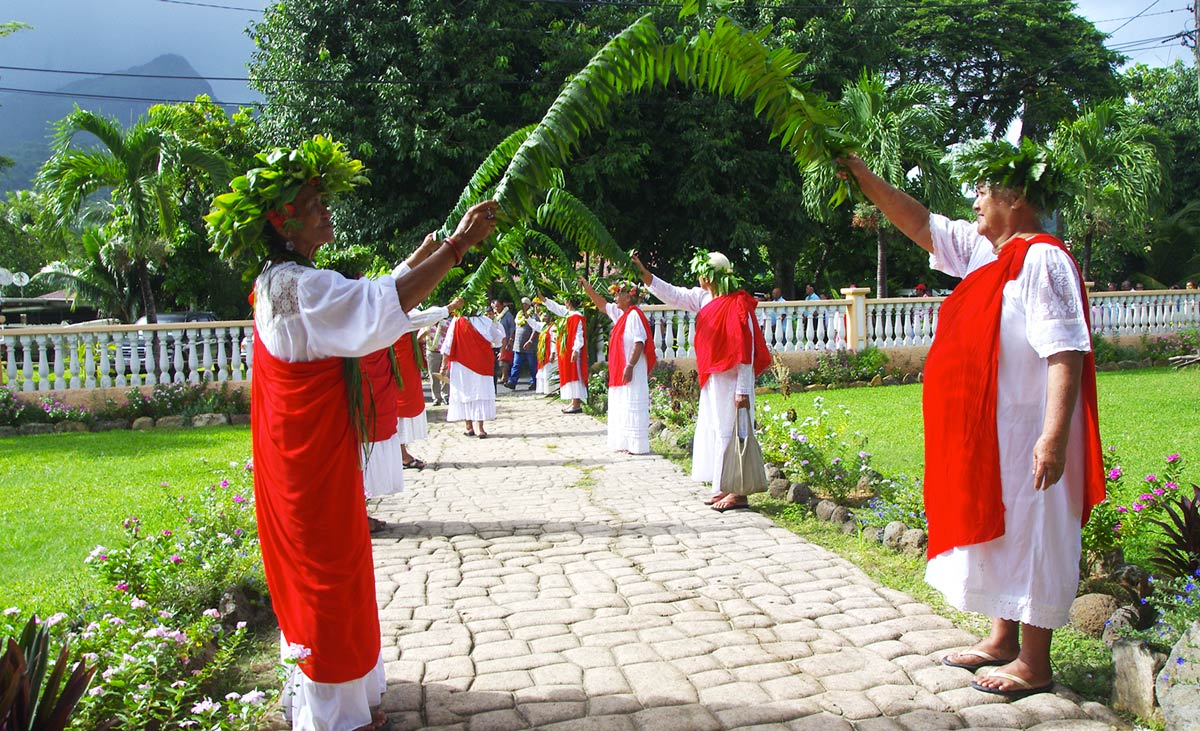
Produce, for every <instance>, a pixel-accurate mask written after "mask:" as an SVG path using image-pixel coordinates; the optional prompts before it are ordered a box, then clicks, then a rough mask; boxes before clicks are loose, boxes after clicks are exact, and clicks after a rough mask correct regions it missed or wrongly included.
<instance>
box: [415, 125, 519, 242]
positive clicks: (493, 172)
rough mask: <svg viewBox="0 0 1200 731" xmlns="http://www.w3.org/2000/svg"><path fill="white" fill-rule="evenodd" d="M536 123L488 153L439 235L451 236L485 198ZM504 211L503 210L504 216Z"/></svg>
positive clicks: (508, 138) (514, 133)
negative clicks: (472, 208)
mask: <svg viewBox="0 0 1200 731" xmlns="http://www.w3.org/2000/svg"><path fill="white" fill-rule="evenodd" d="M535 127H536V125H532V124H531V125H527V126H525V127H522V128H521V129H519V130H517V131H516V132H513V133H512V134H510V135H509V136H508V137H505V138H504V140H503V141H502V142H501V143H500V144H498V145H496V147H495V148H494V149H493V150H492V151H491V152H490V153H488V156H487V157H486V158H485V159H484V161H483V162H482V163H481V164H480V165H479V167H478V168H476V169H475V174H474V175H472V176H471V180H470V182H468V183H467V187H466V188H463V192H462V194H461V195H459V197H458V202H457V203H455V204H454V208H453V209H452V210H451V211H450V215H448V216H447V217H446V222H445V223H444V224H442V229H441V231H439V232H438V236H439V237H445V236H449V235H450V234H452V233H453V232H454V227H455V225H457V223H458V221H459V219H461V218H462V217H463V214H464V213H466V212H467V209H468V208H470V207H471V206H472V205H474V204H475V203H478V202H479V201H481V200H486V199H485V197H484V196H485V194H486V193H487V192H488V191H489V190H491V189H492V187H493V186H494V185H495V184H496V183H497V181H498V180H499V179H500V178H501V177H502V176H503V175H504V171H505V170H507V169H508V166H509V163H511V162H512V159H513V156H514V155H515V154H516V153H517V150H518V149H520V147H521V145H522V144H524V142H525V140H526V139H528V138H529V135H530V134H531V133H532V132H533V130H534V128H535ZM503 214H504V212H503V211H501V215H502V216H503Z"/></svg>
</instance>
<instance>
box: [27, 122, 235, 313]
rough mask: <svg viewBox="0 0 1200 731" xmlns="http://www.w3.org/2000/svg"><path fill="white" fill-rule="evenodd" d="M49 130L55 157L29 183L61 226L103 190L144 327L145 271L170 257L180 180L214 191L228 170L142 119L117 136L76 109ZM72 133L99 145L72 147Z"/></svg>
mask: <svg viewBox="0 0 1200 731" xmlns="http://www.w3.org/2000/svg"><path fill="white" fill-rule="evenodd" d="M57 129H58V132H57V135H56V140H55V152H54V154H53V156H51V158H50V159H49V160H48V161H47V162H46V164H45V165H44V166H43V167H42V169H41V171H40V172H39V173H38V178H37V182H38V185H39V186H40V187H42V188H43V189H44V190H46V191H47V193H48V200H49V203H50V211H51V213H52V215H53V217H54V218H55V219H56V220H57V222H58V225H60V226H63V227H69V226H71V225H73V224H74V222H75V220H76V218H77V217H78V215H79V213H80V210H81V209H82V208H83V206H84V203H85V202H86V201H87V200H88V199H89V197H91V196H92V195H93V194H95V193H98V192H100V191H103V190H111V200H112V203H113V214H112V220H111V223H112V225H113V226H115V227H117V228H119V229H120V231H121V232H122V235H121V236H119V237H114V243H116V244H117V245H119V246H120V248H122V249H123V250H124V253H125V255H126V257H125V258H126V259H127V260H128V262H129V267H130V269H131V271H132V274H133V277H131V278H132V279H136V281H137V283H138V288H139V290H140V293H141V299H142V303H143V306H144V309H145V314H146V320H147V322H157V320H158V318H157V311H156V308H155V305H154V294H153V292H152V291H151V288H150V269H151V267H152V266H154V265H156V264H159V263H161V262H162V261H163V260H164V259H165V258H166V256H167V254H169V253H170V251H171V248H172V244H173V241H174V238H175V235H176V228H177V225H178V208H179V201H178V191H179V188H180V181H181V178H182V174H183V172H184V171H185V170H187V169H195V170H199V171H202V172H205V173H207V174H208V177H209V179H210V180H211V181H212V183H213V185H214V186H215V187H218V188H221V187H224V186H225V185H227V184H228V182H229V178H230V175H229V166H228V163H227V162H226V161H225V159H224V158H222V157H221V156H220V155H218V154H217V153H215V152H213V151H212V150H209V149H207V148H205V147H202V146H200V145H198V144H196V143H194V142H188V141H185V140H183V139H181V138H180V137H179V136H178V135H176V134H175V133H173V132H171V131H169V130H166V129H162V128H159V127H156V126H154V125H153V124H152V123H151V122H149V121H147V120H145V119H142V120H139V121H138V122H137V123H135V124H134V125H133V126H132V127H129V128H128V129H122V128H121V126H120V125H119V124H118V123H117V122H116V121H113V120H109V119H105V118H104V117H102V116H100V115H98V114H95V113H93V112H89V111H85V110H81V109H79V108H76V109H75V111H74V112H72V113H71V114H69V115H67V116H66V117H65V118H64V119H63V120H62V121H60V122H59V123H58V125H57ZM80 132H87V133H90V134H92V135H93V136H95V137H96V138H97V139H99V141H100V143H101V146H100V147H98V148H80V147H72V146H71V142H72V141H73V139H74V137H75V135H77V134H79V133H80Z"/></svg>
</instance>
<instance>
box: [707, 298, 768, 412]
mask: <svg viewBox="0 0 1200 731" xmlns="http://www.w3.org/2000/svg"><path fill="white" fill-rule="evenodd" d="M757 308H758V300H756V299H754V297H752V296H751V295H750V294H749V293H748V292H746V291H745V290H744V289H739V290H738V291H736V292H731V293H729V294H727V295H723V296H721V297H717V298H716V299H714V300H712V301H711V302H709V303H708V304H706V305H704V306H703V307H701V308H700V312H699V314H697V315H696V370H697V372H698V373H699V374H700V387H701V388H704V384H705V383H707V382H708V377H709V376H711V375H712V374H714V373H722V372H724V371H727V370H729V369H730V368H734V367H736V366H738V365H740V364H743V363H746V364H751V360H752V359H751V344H753V346H754V347H753V363H752V365H753V366H754V375H756V376H757V375H758V374H760V373H762V372H763V371H765V370H766V369H767V366H769V365H771V351H769V350H767V341H766V338H764V337H763V333H762V327H760V326H759V324H758V318H756V317H755V316H754V310H755V309H757ZM748 322H749V323H751V326H749V327H748V326H747V323H748Z"/></svg>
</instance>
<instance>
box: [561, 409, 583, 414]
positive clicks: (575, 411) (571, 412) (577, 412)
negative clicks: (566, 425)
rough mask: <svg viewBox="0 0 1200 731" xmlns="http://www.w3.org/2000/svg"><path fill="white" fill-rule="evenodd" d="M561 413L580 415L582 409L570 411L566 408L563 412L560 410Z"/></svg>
mask: <svg viewBox="0 0 1200 731" xmlns="http://www.w3.org/2000/svg"><path fill="white" fill-rule="evenodd" d="M562 412H563V413H564V414H582V413H583V409H571V408H566V409H563V410H562Z"/></svg>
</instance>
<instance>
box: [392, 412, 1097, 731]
mask: <svg viewBox="0 0 1200 731" xmlns="http://www.w3.org/2000/svg"><path fill="white" fill-rule="evenodd" d="M499 411H500V418H498V419H497V420H496V421H494V422H491V423H489V424H488V425H487V428H488V431H489V432H490V433H491V437H490V438H489V439H486V440H481V439H474V438H468V437H465V436H463V434H462V425H461V424H446V423H442V422H441V419H442V416H443V415H444V408H443V409H438V410H434V411H432V412H431V413H430V415H429V416H430V438H429V439H428V440H427V441H424V442H421V443H420V444H418V445H414V447H413V452H414V453H415V454H417V455H419V456H420V457H422V458H424V459H425V460H427V461H428V462H429V463H430V467H429V468H427V469H426V470H424V471H423V472H420V473H417V472H413V471H409V472H407V473H406V478H408V485H407V487H406V490H405V492H404V493H402V494H400V495H396V496H392V497H390V498H387V499H385V500H383V501H382V503H381V504H379V505H378V506H376V507H375V509H374V514H375V515H376V517H379V518H383V519H385V520H387V521H388V523H389V527H388V529H387V530H386V531H384V532H383V533H380V534H377V535H376V540H375V541H374V549H375V565H376V576H377V587H378V600H379V608H380V617H381V620H382V626H383V656H384V661H385V662H386V667H387V675H388V692H387V695H386V696H385V698H384V703H383V709H384V710H385V711H387V712H389V713H390V714H391V716H392V719H393V723H392V728H393V729H397V730H400V729H403V730H409V729H439V730H442V731H451V730H452V729H453V730H456V731H514V730H516V729H546V730H547V731H550V730H553V731H599V730H602V729H603V730H605V731H608V730H610V729H611V730H612V731H719V730H723V729H745V730H746V731H750V730H751V729H753V730H754V731H784V730H787V729H790V730H794V731H800V730H801V729H811V730H813V731H843V730H847V729H858V730H859V731H890V730H892V729H895V730H896V731H902V730H903V731H916V730H918V729H958V728H980V729H982V728H989V729H1037V731H1052V730H1054V731H1057V730H1059V729H1062V730H1067V729H1069V730H1071V731H1093V730H1096V731H1099V730H1100V729H1110V728H1113V726H1114V724H1115V723H1116V722H1117V719H1116V718H1115V717H1113V716H1112V715H1111V713H1109V712H1108V711H1107V709H1106V708H1105V707H1104V706H1101V705H1099V704H1096V703H1085V702H1081V700H1080V699H1079V698H1078V697H1077V696H1076V695H1075V694H1073V693H1072V692H1070V691H1069V690H1067V689H1065V688H1061V687H1060V688H1059V689H1058V691H1057V692H1056V693H1054V694H1043V695H1038V696H1033V697H1030V698H1026V699H1024V700H1021V701H1017V702H1014V703H1003V702H997V701H998V699H997V698H996V697H995V696H990V695H986V694H983V693H980V692H978V691H975V690H972V689H971V688H970V687H969V686H968V683H969V682H970V680H971V677H972V676H971V674H970V673H969V672H968V671H966V670H959V669H954V668H948V667H944V666H942V665H941V664H940V663H939V662H938V660H939V658H940V657H941V656H942V655H943V654H945V653H946V652H948V651H949V650H950V649H952V648H957V647H962V646H964V645H967V644H970V643H971V642H972V641H973V640H974V638H973V637H972V636H971V635H969V634H967V633H965V632H963V631H960V630H958V629H955V628H954V627H953V625H952V624H951V623H950V622H949V621H948V620H946V619H943V618H941V617H939V616H937V615H935V614H933V613H932V611H931V610H930V609H929V607H927V606H925V605H924V604H921V603H920V602H917V601H915V600H914V599H912V598H911V597H909V596H907V595H906V594H903V593H901V592H898V591H893V590H891V589H887V588H884V587H881V586H879V585H878V584H876V583H875V582H873V581H872V580H871V579H869V578H867V576H865V575H864V574H863V573H862V572H861V571H859V570H858V569H857V568H855V567H854V566H853V565H852V564H850V563H849V562H848V561H846V560H844V559H842V558H840V557H838V556H837V555H835V554H833V553H830V552H829V551H827V550H825V549H823V548H820V547H818V546H815V545H813V544H811V543H808V542H806V541H804V540H803V539H801V538H798V537H796V536H794V535H792V534H791V533H789V532H787V531H786V530H784V529H782V528H779V527H776V526H775V525H774V524H773V523H772V522H771V521H770V520H769V519H768V518H766V517H763V516H760V515H758V514H756V513H753V512H750V511H733V512H728V513H725V514H723V515H722V514H718V513H716V512H714V511H712V510H710V509H709V508H707V507H705V506H704V505H703V504H701V498H702V494H701V491H700V489H699V487H698V486H697V485H696V483H693V482H691V481H690V480H689V479H688V477H687V475H685V474H683V472H682V471H681V470H679V469H678V468H677V467H675V466H674V465H672V464H671V463H670V462H668V461H667V460H665V459H663V458H661V457H657V456H654V455H643V456H629V455H619V454H612V453H609V452H608V451H607V449H606V447H605V443H604V428H605V427H604V425H603V424H602V423H600V422H598V421H596V420H594V419H592V418H590V417H587V416H583V415H564V414H562V413H561V412H560V411H559V404H558V402H547V401H546V400H544V399H543V398H541V397H536V396H532V395H525V394H523V393H522V394H520V395H505V396H504V397H503V398H501V399H500V402H499ZM434 465H436V468H435V467H434Z"/></svg>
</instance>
